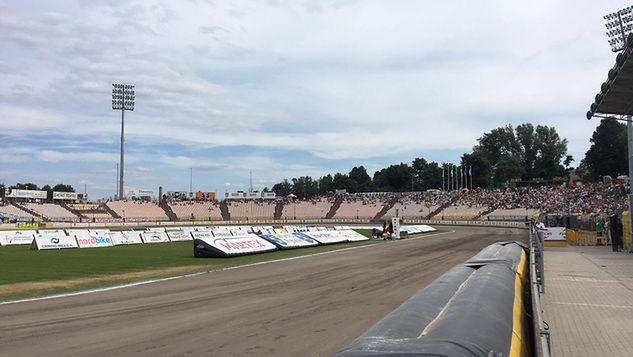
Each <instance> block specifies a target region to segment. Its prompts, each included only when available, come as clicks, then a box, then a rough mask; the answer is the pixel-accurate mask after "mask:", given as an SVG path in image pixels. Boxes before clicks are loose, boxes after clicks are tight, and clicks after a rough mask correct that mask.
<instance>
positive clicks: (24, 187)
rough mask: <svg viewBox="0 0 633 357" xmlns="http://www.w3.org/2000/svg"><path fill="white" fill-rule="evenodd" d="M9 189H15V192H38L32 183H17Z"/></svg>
mask: <svg viewBox="0 0 633 357" xmlns="http://www.w3.org/2000/svg"><path fill="white" fill-rule="evenodd" d="M9 188H15V189H16V190H35V191H37V190H39V188H38V187H37V185H36V184H34V183H30V182H29V183H17V184H15V185H13V186H11V187H9Z"/></svg>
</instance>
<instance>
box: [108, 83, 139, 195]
mask: <svg viewBox="0 0 633 357" xmlns="http://www.w3.org/2000/svg"><path fill="white" fill-rule="evenodd" d="M134 97H135V95H134V85H131V84H119V83H115V84H112V110H120V111H121V158H120V163H119V185H118V186H119V193H118V195H119V197H118V198H119V200H122V199H123V173H124V171H125V170H124V169H123V162H124V143H125V141H124V134H125V111H126V110H130V111H133V110H134Z"/></svg>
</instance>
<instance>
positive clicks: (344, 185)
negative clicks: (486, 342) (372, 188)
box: [332, 172, 356, 192]
mask: <svg viewBox="0 0 633 357" xmlns="http://www.w3.org/2000/svg"><path fill="white" fill-rule="evenodd" d="M332 186H333V187H334V189H335V190H346V191H347V192H356V182H354V181H353V180H352V179H351V178H350V177H349V176H348V175H344V174H342V173H339V172H337V173H335V174H334V178H333V180H332Z"/></svg>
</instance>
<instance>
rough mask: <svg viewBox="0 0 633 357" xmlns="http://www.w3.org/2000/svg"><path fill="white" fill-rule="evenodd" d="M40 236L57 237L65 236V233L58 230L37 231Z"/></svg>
mask: <svg viewBox="0 0 633 357" xmlns="http://www.w3.org/2000/svg"><path fill="white" fill-rule="evenodd" d="M37 233H39V234H40V235H43V236H58V235H66V232H64V231H62V230H58V229H40V230H38V231H37Z"/></svg>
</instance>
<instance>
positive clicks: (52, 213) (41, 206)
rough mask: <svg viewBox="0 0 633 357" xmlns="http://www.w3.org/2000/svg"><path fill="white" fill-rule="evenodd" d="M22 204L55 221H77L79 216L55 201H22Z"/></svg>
mask: <svg viewBox="0 0 633 357" xmlns="http://www.w3.org/2000/svg"><path fill="white" fill-rule="evenodd" d="M22 206H23V207H25V208H27V209H29V210H31V211H33V212H35V213H37V214H38V215H40V216H42V217H44V218H46V219H48V220H50V221H55V222H79V217H78V216H77V215H76V214H74V213H72V212H70V211H69V210H67V209H65V208H64V207H62V206H60V205H58V204H55V203H22Z"/></svg>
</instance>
